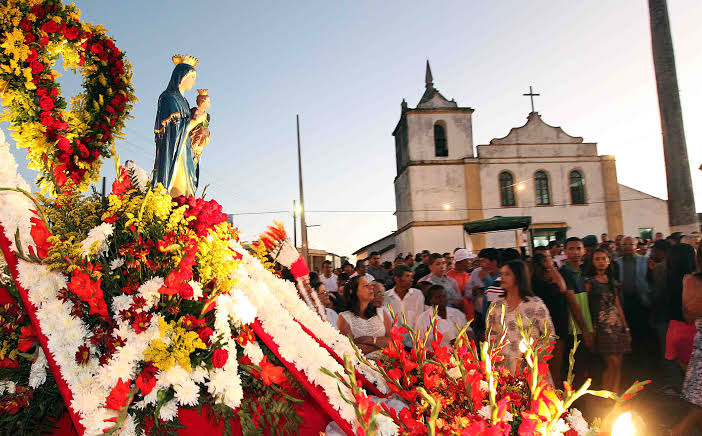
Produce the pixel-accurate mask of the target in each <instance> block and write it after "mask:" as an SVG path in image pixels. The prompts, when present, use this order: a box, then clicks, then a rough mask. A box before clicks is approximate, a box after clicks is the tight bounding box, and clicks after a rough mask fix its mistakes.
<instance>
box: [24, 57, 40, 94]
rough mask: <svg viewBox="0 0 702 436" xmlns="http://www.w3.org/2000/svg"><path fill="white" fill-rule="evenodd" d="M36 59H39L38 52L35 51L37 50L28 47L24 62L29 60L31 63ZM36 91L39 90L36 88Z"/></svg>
mask: <svg viewBox="0 0 702 436" xmlns="http://www.w3.org/2000/svg"><path fill="white" fill-rule="evenodd" d="M37 59H39V53H37V51H36V50H34V49H33V48H30V49H29V55H27V59H26V61H25V62H29V63H30V64H31V63H32V62H34V61H36V60H37ZM37 91H39V90H37Z"/></svg>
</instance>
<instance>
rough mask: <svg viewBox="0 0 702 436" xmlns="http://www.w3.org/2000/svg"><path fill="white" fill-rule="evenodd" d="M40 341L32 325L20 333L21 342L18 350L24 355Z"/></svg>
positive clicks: (23, 328)
mask: <svg viewBox="0 0 702 436" xmlns="http://www.w3.org/2000/svg"><path fill="white" fill-rule="evenodd" d="M38 340H39V338H38V337H37V332H36V331H35V330H34V327H33V326H32V325H31V324H29V325H27V326H24V327H22V330H21V333H20V340H19V343H18V344H17V349H18V350H20V351H21V352H23V353H26V352H27V351H29V350H30V349H31V348H32V347H33V346H34V344H35V343H36V342H37V341H38Z"/></svg>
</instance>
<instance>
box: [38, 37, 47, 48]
mask: <svg viewBox="0 0 702 436" xmlns="http://www.w3.org/2000/svg"><path fill="white" fill-rule="evenodd" d="M47 44H49V37H48V36H46V35H42V36H40V37H39V45H40V46H42V47H44V46H45V45H47Z"/></svg>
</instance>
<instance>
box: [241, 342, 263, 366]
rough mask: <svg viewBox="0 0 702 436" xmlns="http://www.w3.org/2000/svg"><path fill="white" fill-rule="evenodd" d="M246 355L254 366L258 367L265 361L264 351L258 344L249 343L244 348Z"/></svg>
mask: <svg viewBox="0 0 702 436" xmlns="http://www.w3.org/2000/svg"><path fill="white" fill-rule="evenodd" d="M244 354H245V355H246V356H247V357H248V358H249V359H251V362H252V363H253V364H254V365H258V364H259V363H260V362H261V360H263V350H261V347H260V346H259V345H258V343H256V342H249V343H248V344H246V346H245V347H244Z"/></svg>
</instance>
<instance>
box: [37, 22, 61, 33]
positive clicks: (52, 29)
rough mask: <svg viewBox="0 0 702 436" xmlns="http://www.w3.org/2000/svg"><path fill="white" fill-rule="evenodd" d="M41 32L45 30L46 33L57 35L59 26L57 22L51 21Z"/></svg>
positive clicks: (42, 26) (44, 25) (43, 25)
mask: <svg viewBox="0 0 702 436" xmlns="http://www.w3.org/2000/svg"><path fill="white" fill-rule="evenodd" d="M41 30H43V31H44V32H46V33H55V32H58V30H59V27H58V24H56V21H54V20H49V21H47V22H45V23H44V24H42V25H41Z"/></svg>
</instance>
